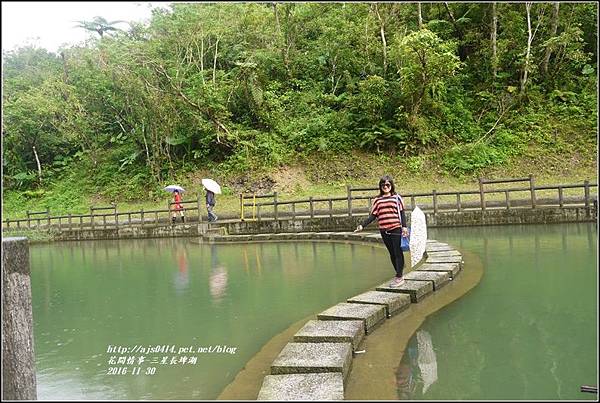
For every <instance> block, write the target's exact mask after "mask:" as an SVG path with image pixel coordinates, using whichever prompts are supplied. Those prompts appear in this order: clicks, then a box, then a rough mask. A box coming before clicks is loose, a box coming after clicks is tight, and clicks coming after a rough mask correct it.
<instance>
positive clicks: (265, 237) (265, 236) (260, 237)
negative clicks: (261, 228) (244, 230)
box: [250, 234, 273, 241]
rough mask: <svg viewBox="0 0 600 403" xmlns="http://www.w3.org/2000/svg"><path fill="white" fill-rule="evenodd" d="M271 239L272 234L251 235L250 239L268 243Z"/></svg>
mask: <svg viewBox="0 0 600 403" xmlns="http://www.w3.org/2000/svg"><path fill="white" fill-rule="evenodd" d="M271 238H273V234H253V235H252V237H251V238H250V239H251V240H253V241H268V240H270V239H271Z"/></svg>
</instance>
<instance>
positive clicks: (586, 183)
mask: <svg viewBox="0 0 600 403" xmlns="http://www.w3.org/2000/svg"><path fill="white" fill-rule="evenodd" d="M583 194H584V200H585V208H589V207H590V181H584V182H583Z"/></svg>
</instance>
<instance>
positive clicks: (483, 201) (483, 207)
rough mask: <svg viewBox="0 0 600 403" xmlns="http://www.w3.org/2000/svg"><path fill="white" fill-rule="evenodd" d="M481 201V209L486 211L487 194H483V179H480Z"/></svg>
mask: <svg viewBox="0 0 600 403" xmlns="http://www.w3.org/2000/svg"><path fill="white" fill-rule="evenodd" d="M479 200H480V203H481V209H482V210H483V211H485V193H483V178H481V177H480V178H479Z"/></svg>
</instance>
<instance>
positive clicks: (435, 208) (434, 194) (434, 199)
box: [431, 189, 437, 215]
mask: <svg viewBox="0 0 600 403" xmlns="http://www.w3.org/2000/svg"><path fill="white" fill-rule="evenodd" d="M431 193H433V215H436V214H437V191H436V190H435V189H433V190H432V191H431Z"/></svg>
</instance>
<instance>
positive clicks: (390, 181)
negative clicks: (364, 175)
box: [379, 175, 396, 196]
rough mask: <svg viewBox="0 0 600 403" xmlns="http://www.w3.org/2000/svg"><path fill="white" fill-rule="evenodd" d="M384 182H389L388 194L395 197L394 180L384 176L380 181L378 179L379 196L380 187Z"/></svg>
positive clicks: (380, 192) (381, 191)
mask: <svg viewBox="0 0 600 403" xmlns="http://www.w3.org/2000/svg"><path fill="white" fill-rule="evenodd" d="M386 182H389V183H390V185H392V186H391V188H390V194H392V195H395V194H396V188H395V187H394V180H393V179H392V177H391V176H389V175H384V176H382V177H381V179H379V196H383V189H382V188H381V187H382V186H383V184H384V183H386Z"/></svg>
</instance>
